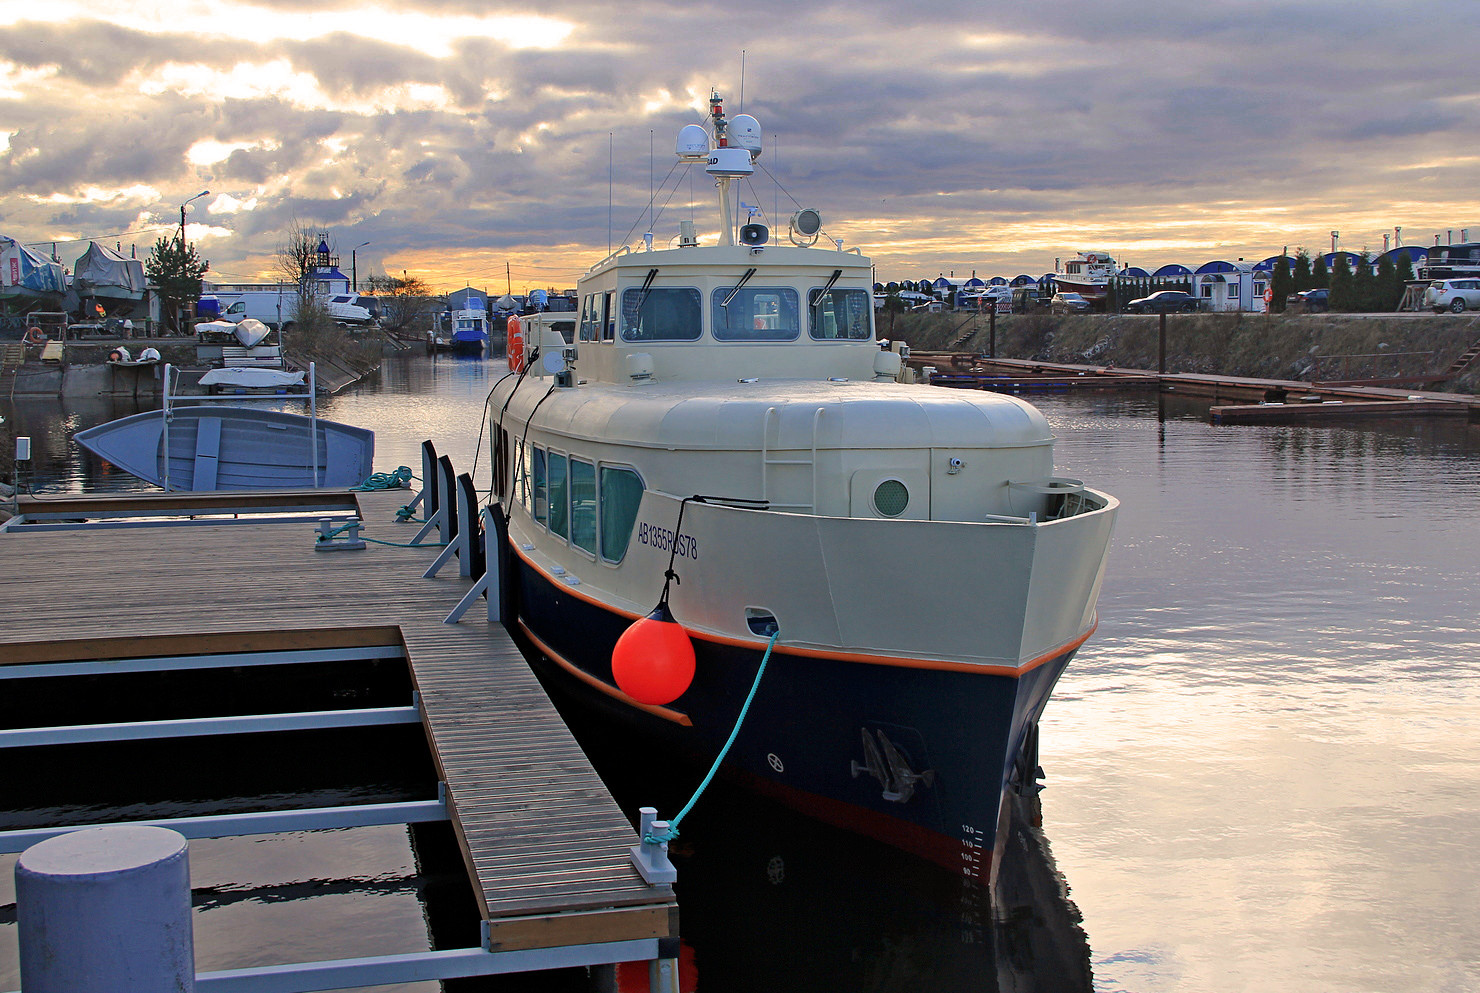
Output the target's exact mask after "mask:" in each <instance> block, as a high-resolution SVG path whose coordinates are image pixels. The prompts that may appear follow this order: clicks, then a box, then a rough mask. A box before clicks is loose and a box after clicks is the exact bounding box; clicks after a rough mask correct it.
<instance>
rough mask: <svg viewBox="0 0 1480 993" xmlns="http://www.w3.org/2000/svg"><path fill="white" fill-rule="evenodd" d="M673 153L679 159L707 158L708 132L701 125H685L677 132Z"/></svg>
mask: <svg viewBox="0 0 1480 993" xmlns="http://www.w3.org/2000/svg"><path fill="white" fill-rule="evenodd" d="M674 151H675V153H676V154H677V155H678V157H679V158H681V159H707V158H709V132H708V131H705V130H704V128H703V126H702V125H699V124H685V125H684V126H683V127H682V128H680V129H679V131H678V144H677V146H676V147H675V148H674Z"/></svg>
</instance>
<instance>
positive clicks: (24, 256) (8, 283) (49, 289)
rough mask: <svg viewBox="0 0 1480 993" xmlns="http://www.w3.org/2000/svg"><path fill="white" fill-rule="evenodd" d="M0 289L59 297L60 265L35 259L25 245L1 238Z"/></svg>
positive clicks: (61, 287) (39, 257)
mask: <svg viewBox="0 0 1480 993" xmlns="http://www.w3.org/2000/svg"><path fill="white" fill-rule="evenodd" d="M0 287H4V288H6V289H14V288H16V287H19V288H20V289H22V290H29V291H31V292H32V293H62V292H64V291H65V290H66V283H65V277H64V275H63V271H62V266H61V263H59V262H52V261H51V260H50V259H48V258H46V257H45V256H44V255H37V254H36V253H35V252H33V251H31V250H30V249H29V248H27V247H26V246H25V245H22V244H21V243H20V242H18V241H15V240H14V239H12V238H7V237H5V236H4V235H0Z"/></svg>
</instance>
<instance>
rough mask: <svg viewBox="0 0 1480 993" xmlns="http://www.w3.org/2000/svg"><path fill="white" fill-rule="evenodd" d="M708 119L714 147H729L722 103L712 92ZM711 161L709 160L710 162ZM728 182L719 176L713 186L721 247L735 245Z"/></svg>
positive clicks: (727, 127) (729, 178)
mask: <svg viewBox="0 0 1480 993" xmlns="http://www.w3.org/2000/svg"><path fill="white" fill-rule="evenodd" d="M709 118H710V120H711V121H712V122H713V124H714V147H715V148H728V147H729V146H730V134H729V123H728V122H726V120H725V108H724V104H723V101H721V99H720V95H719V94H718V93H717V92H715V91H714V90H711V91H710V92H709ZM713 161H714V160H713V159H712V158H711V159H710V162H711V163H712V162H713ZM730 182H731V177H729V176H724V175H721V176H719V177H718V180H717V182H716V184H715V185H716V186H717V187H718V188H719V232H720V234H719V243H720V244H721V245H733V244H735V218H734V216H733V215H732V214H731V213H730Z"/></svg>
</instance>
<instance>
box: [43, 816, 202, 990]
mask: <svg viewBox="0 0 1480 993" xmlns="http://www.w3.org/2000/svg"><path fill="white" fill-rule="evenodd" d="M15 889H16V909H17V916H18V918H19V920H18V923H19V927H18V932H19V937H20V967H21V986H22V988H24V989H25V991H26V993H111V991H117V990H129V991H131V993H166V991H169V993H178V991H182V990H183V991H193V990H194V989H195V942H194V938H193V933H192V929H191V922H190V858H189V853H188V850H187V846H186V842H185V838H184V837H183V836H182V835H181V834H179V833H178V832H175V831H170V830H167V829H165V828H158V827H143V826H120V827H101V828H86V829H83V830H80V831H73V832H71V833H69V834H64V835H59V836H57V837H55V838H49V839H47V840H46V841H43V842H40V843H38V844H35V845H32V846H31V847H30V848H28V849H26V850H25V852H24V853H22V854H21V857H20V859H19V860H18V861H17V862H16V866H15Z"/></svg>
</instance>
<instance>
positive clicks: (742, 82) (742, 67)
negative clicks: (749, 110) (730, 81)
mask: <svg viewBox="0 0 1480 993" xmlns="http://www.w3.org/2000/svg"><path fill="white" fill-rule="evenodd" d="M740 109H741V110H744V109H745V49H743V48H742V49H740Z"/></svg>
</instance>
